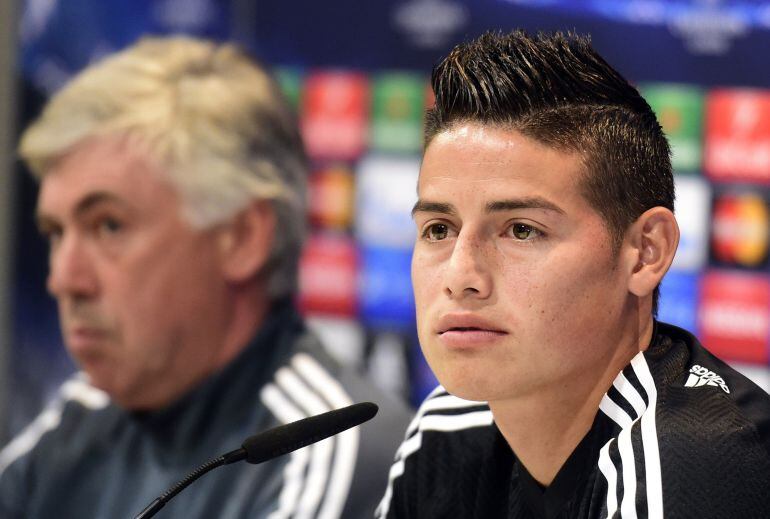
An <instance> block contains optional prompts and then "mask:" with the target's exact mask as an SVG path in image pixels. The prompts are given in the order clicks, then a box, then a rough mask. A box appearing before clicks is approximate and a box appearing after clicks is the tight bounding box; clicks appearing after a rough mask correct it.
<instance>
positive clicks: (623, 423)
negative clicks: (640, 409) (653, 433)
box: [599, 393, 634, 429]
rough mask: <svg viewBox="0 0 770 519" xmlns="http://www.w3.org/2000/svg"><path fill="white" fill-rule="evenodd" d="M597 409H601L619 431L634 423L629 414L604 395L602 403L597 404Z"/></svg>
mask: <svg viewBox="0 0 770 519" xmlns="http://www.w3.org/2000/svg"><path fill="white" fill-rule="evenodd" d="M599 409H601V410H602V412H603V413H604V414H606V415H607V416H608V417H609V418H610V419H611V420H612V421H613V422H615V423H616V424H618V425H619V426H620V428H621V429H627V428H628V427H631V425H632V424H633V423H634V420H633V419H632V418H631V417H630V416H629V414H628V413H627V412H626V411H625V410H624V409H623V408H622V407H620V406H619V405H618V404H616V403H615V401H614V400H613V399H611V398H610V397H609V396H607V394H606V393H605V395H604V396H603V397H602V401H601V402H599Z"/></svg>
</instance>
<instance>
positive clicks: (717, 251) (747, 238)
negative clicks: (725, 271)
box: [712, 193, 770, 267]
mask: <svg viewBox="0 0 770 519" xmlns="http://www.w3.org/2000/svg"><path fill="white" fill-rule="evenodd" d="M769 233H770V214H768V208H767V204H766V202H765V200H764V199H763V198H762V197H761V196H759V195H758V194H756V193H743V194H725V195H722V196H720V197H718V198H717V199H716V200H715V202H714V216H713V226H712V244H713V253H714V258H715V259H717V260H719V261H723V262H727V263H733V264H736V265H741V266H744V267H758V266H760V265H762V264H763V263H764V262H765V261H766V260H767V250H768V238H769V237H770V234H769Z"/></svg>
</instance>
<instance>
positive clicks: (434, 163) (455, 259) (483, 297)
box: [412, 124, 630, 401]
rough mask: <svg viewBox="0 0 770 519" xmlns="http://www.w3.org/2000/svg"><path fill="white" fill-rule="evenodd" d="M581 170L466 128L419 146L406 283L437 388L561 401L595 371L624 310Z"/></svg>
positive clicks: (505, 135) (561, 158)
mask: <svg viewBox="0 0 770 519" xmlns="http://www.w3.org/2000/svg"><path fill="white" fill-rule="evenodd" d="M582 172H583V165H582V162H581V157H580V156H579V155H578V154H574V153H565V152H561V151H557V150H554V149H552V148H549V147H547V146H545V145H543V144H540V143H538V142H536V141H534V140H532V139H530V138H527V137H525V136H523V135H522V134H520V133H518V132H516V131H513V130H503V129H500V128H495V127H485V126H482V125H478V124H466V125H460V126H457V127H454V128H453V129H450V130H449V131H445V132H443V133H440V134H439V135H437V136H436V137H435V138H434V139H433V140H432V142H431V143H430V145H429V146H428V148H427V149H426V151H425V156H424V160H423V164H422V169H421V171H420V179H419V183H418V195H419V202H418V203H417V205H416V206H415V212H414V219H415V222H416V226H417V242H416V245H415V249H414V257H413V260H412V280H413V285H414V292H415V302H416V306H417V325H418V333H419V337H420V343H421V345H422V348H423V351H424V353H425V356H426V358H427V360H428V363H429V364H430V366H431V368H432V369H433V371H434V373H435V374H436V376H437V377H438V379H439V381H440V382H441V383H442V384H443V385H444V386H445V387H446V388H447V389H448V390H449V391H450V392H452V393H454V394H456V395H458V396H461V397H464V398H468V399H472V400H488V401H503V400H509V399H516V398H520V397H527V396H533V395H546V394H549V393H554V394H556V395H560V394H568V393H569V392H570V391H572V390H573V389H574V388H575V387H576V384H577V385H584V382H583V381H586V380H587V379H595V378H596V377H600V376H602V375H603V374H604V370H606V369H607V364H608V362H609V359H610V358H611V356H612V355H613V353H614V352H615V350H616V347H617V343H618V341H619V340H620V329H621V328H622V326H621V325H620V323H622V322H623V319H625V318H627V314H625V312H628V311H629V305H630V303H629V297H628V290H627V286H626V278H625V277H624V276H625V274H624V273H623V272H622V270H623V269H620V268H618V264H617V258H616V254H615V253H614V252H613V250H612V246H611V239H610V235H609V232H608V230H607V228H606V226H605V223H604V221H603V220H602V218H601V217H600V215H599V214H598V213H597V212H596V211H595V210H594V209H593V208H592V207H590V206H589V204H588V203H587V202H586V200H585V199H584V198H583V196H582V195H581V191H580V189H579V182H580V178H581V175H582ZM624 316H626V317H624ZM565 392H566V393H565Z"/></svg>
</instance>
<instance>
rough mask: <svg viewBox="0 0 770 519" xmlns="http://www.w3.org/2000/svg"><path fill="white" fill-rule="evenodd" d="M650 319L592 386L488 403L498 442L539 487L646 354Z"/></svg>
mask: <svg viewBox="0 0 770 519" xmlns="http://www.w3.org/2000/svg"><path fill="white" fill-rule="evenodd" d="M652 328H653V326H652V318H651V317H650V318H649V320H648V322H644V323H640V327H639V329H638V330H637V333H635V334H633V335H634V336H633V337H629V338H628V339H627V340H626V341H624V342H625V344H626V345H625V346H620V347H619V348H618V350H617V353H616V355H615V356H614V357H613V358H612V359H610V362H608V364H607V369H606V370H605V371H604V373H601V374H600V376H598V377H595V378H594V379H593V380H592V379H591V378H590V377H588V376H586V377H575V378H573V380H572V381H571V383H570V384H565V385H563V386H561V387H559V388H554V390H553V391H551V392H550V393H546V392H537V393H536V394H533V395H531V396H530V397H525V398H519V399H511V400H505V401H496V402H489V407H490V408H491V409H492V414H493V415H494V417H495V423H496V424H497V426H498V428H499V429H500V432H501V433H502V434H503V437H504V438H505V439H506V441H507V442H508V445H510V447H511V449H513V451H514V453H515V454H516V457H517V458H518V459H519V461H520V462H521V463H522V464H523V465H524V466H525V467H526V469H527V471H528V472H529V473H530V475H532V477H533V478H535V480H537V481H538V482H539V483H540V484H542V485H545V486H548V485H550V484H551V482H552V481H553V479H554V478H555V477H556V474H558V472H559V469H561V467H562V465H564V462H565V461H567V459H568V458H569V456H570V454H572V452H573V451H574V450H575V447H577V445H578V444H579V443H580V441H581V440H582V439H583V438H584V437H585V435H586V434H587V433H588V431H589V430H590V429H591V426H592V424H593V421H594V418H595V417H596V413H597V412H598V410H599V403H600V402H601V400H602V397H603V396H604V394H605V393H606V392H607V390H608V389H609V388H610V386H612V382H613V381H614V380H615V378H616V377H617V375H618V373H620V372H621V371H622V370H623V368H625V367H626V366H627V365H628V363H629V362H631V359H632V358H633V357H634V356H635V355H636V354H637V353H638V352H639V351H643V350H645V349H646V348H647V346H648V345H649V343H650V340H651V338H652Z"/></svg>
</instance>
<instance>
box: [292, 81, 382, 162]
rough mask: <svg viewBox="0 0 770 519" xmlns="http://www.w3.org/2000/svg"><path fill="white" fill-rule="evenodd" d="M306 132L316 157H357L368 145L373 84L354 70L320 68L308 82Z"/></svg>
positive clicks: (309, 145) (308, 145)
mask: <svg viewBox="0 0 770 519" xmlns="http://www.w3.org/2000/svg"><path fill="white" fill-rule="evenodd" d="M303 100H304V106H303V110H302V114H303V115H302V135H303V137H304V140H305V146H306V147H307V151H308V154H309V155H310V156H311V157H314V158H329V159H347V160H351V159H355V158H357V157H358V156H359V155H361V153H363V151H364V148H365V146H366V129H367V126H368V116H369V114H368V107H369V85H368V82H367V80H366V77H365V76H363V75H361V74H356V73H353V72H318V73H315V74H312V75H310V76H308V78H307V80H306V83H305V92H304V97H303Z"/></svg>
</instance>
